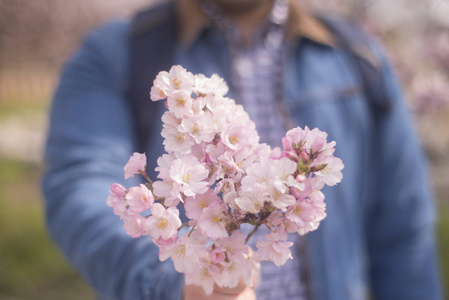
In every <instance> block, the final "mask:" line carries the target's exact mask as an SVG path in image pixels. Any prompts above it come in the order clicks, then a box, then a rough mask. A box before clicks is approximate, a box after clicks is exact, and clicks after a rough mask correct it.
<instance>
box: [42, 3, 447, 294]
mask: <svg viewBox="0 0 449 300" xmlns="http://www.w3.org/2000/svg"><path fill="white" fill-rule="evenodd" d="M166 9H168V12H169V14H168V15H169V16H171V13H173V16H174V17H173V19H169V20H168V21H169V23H168V24H176V32H175V33H176V43H174V44H172V45H170V47H171V48H170V47H166V48H161V49H160V50H159V48H157V47H161V46H162V45H159V44H158V43H157V42H156V43H155V45H154V47H156V48H152V49H156V50H157V51H153V52H152V53H156V54H155V55H154V57H147V58H146V59H147V60H148V61H149V62H150V64H151V63H156V61H157V60H158V56H159V53H161V51H168V50H170V51H173V52H174V57H173V61H172V64H181V65H182V66H183V67H185V68H186V69H187V70H189V71H191V72H192V73H203V74H205V75H206V76H210V75H211V74H213V73H217V74H219V75H220V76H222V77H224V78H225V80H226V81H227V82H228V83H230V84H231V93H230V96H231V97H233V98H235V99H236V100H237V101H238V102H240V103H242V104H243V105H244V106H245V109H246V110H247V111H248V113H249V114H250V116H251V117H252V119H253V120H254V121H255V123H256V128H257V129H258V131H259V133H260V135H261V141H262V142H268V143H270V144H271V145H273V146H277V145H279V143H280V138H281V137H282V136H283V135H284V133H285V130H286V129H289V127H291V126H297V125H300V126H305V125H307V126H309V127H311V128H314V127H318V128H319V129H320V130H324V131H326V132H327V133H328V134H329V139H330V140H335V141H336V142H337V153H336V155H337V156H338V157H340V158H342V160H343V162H344V163H345V169H344V179H343V181H342V183H341V184H340V185H339V186H337V187H336V188H335V187H334V188H333V189H329V190H324V193H325V195H326V203H327V215H328V216H327V218H326V219H325V220H324V221H323V222H322V224H321V226H320V228H319V229H318V230H317V231H316V232H313V233H310V234H308V235H307V236H306V237H305V238H304V239H299V238H298V237H297V236H295V237H293V238H294V239H296V240H295V242H296V245H297V247H296V249H297V251H296V252H297V253H294V259H293V260H291V261H289V263H287V264H286V265H285V266H283V267H282V268H273V266H272V264H271V265H270V264H265V265H263V266H262V269H261V274H260V279H259V283H258V284H257V285H256V287H255V288H254V289H253V288H252V287H245V286H241V287H239V288H238V289H234V290H227V289H224V290H223V289H219V288H216V289H215V291H214V293H213V294H212V296H209V298H206V296H205V295H204V294H203V293H202V292H201V290H199V289H198V288H197V287H194V286H184V283H183V277H182V275H181V274H178V273H176V271H175V270H174V268H173V266H172V264H171V263H170V262H164V263H161V262H160V261H159V259H158V255H157V252H158V249H157V247H156V246H155V245H153V244H152V242H151V240H150V239H149V238H140V239H131V238H130V237H128V236H127V235H126V234H125V232H124V230H123V228H122V224H121V222H120V220H118V218H117V217H116V216H114V215H113V214H112V212H111V210H110V208H109V207H107V206H106V204H105V200H106V198H107V194H108V188H109V185H110V184H111V183H113V182H122V183H123V179H122V178H123V166H124V165H125V163H126V161H127V159H128V158H129V156H130V155H131V154H132V152H134V151H136V148H137V147H138V144H139V134H138V130H139V126H138V128H137V131H136V128H135V126H134V125H135V118H137V117H136V112H135V110H134V112H133V109H132V104H131V99H130V97H132V95H133V94H134V93H135V92H136V91H138V90H139V87H136V82H137V81H138V80H140V81H142V80H143V81H147V82H148V87H147V89H148V90H149V88H150V87H151V81H152V80H153V79H154V78H146V77H145V76H146V75H145V74H143V73H142V74H141V76H139V75H137V77H136V76H135V75H136V74H135V70H136V69H135V67H136V64H137V65H139V63H142V62H139V61H137V62H136V61H134V60H133V58H135V57H133V56H134V55H132V54H133V53H134V52H133V49H134V48H133V45H134V44H132V43H131V42H130V36H131V31H132V30H131V25H130V23H127V22H125V23H112V24H108V25H106V26H104V27H103V28H101V29H99V30H97V31H94V32H93V33H92V34H91V35H89V37H88V38H87V39H86V41H85V43H84V45H83V46H82V48H81V49H80V50H79V51H78V52H77V54H76V55H75V56H74V57H73V58H72V60H71V61H70V62H69V63H68V65H67V66H66V68H65V71H64V73H63V75H62V78H61V82H60V85H59V88H58V90H57V92H56V95H55V99H54V103H53V107H52V114H51V124H50V132H49V139H48V145H47V152H46V157H47V160H48V163H49V164H48V171H47V173H46V176H45V179H44V183H43V186H44V192H45V195H46V205H47V218H48V224H49V228H50V231H51V234H52V236H53V237H54V239H55V240H56V241H57V243H58V244H59V246H60V247H61V248H62V249H63V251H64V253H65V254H66V255H67V257H68V258H69V259H70V261H71V262H72V263H73V264H74V266H75V267H76V268H77V269H78V270H79V271H80V272H81V273H82V274H83V276H84V277H85V278H86V279H87V280H88V281H89V282H90V283H91V284H92V285H93V286H94V287H95V288H96V289H97V291H98V292H99V293H100V294H101V296H102V297H103V298H105V299H164V300H165V299H182V298H184V299H187V300H188V299H202V298H204V299H255V297H256V296H255V294H257V299H283V300H284V299H317V300H325V299H332V300H340V299H341V300H343V299H345V300H347V299H354V300H355V299H357V300H358V299H368V298H369V297H373V298H374V299H382V300H384V299H387V300H388V299H429V300H432V299H440V297H441V295H440V293H439V287H438V279H437V272H436V266H435V254H434V252H435V249H434V234H433V222H434V214H433V208H432V201H431V193H430V191H429V188H428V183H427V175H426V171H425V168H424V164H423V159H422V154H421V152H420V149H419V147H418V145H417V142H416V140H415V137H414V135H413V132H412V130H411V126H410V124H409V120H408V116H407V111H406V109H405V107H404V103H403V100H402V97H401V93H400V90H399V88H398V85H397V83H396V80H395V79H394V76H393V74H392V72H391V70H390V68H389V66H388V64H387V63H386V60H385V58H384V55H383V54H382V52H381V51H380V50H379V48H378V47H377V46H376V45H375V44H374V43H372V42H370V49H368V50H369V51H364V52H362V54H364V55H366V56H367V59H366V61H372V60H371V58H374V64H375V65H376V64H377V65H378V67H379V68H380V69H381V71H382V73H381V74H382V81H383V83H384V85H385V89H386V92H387V94H388V99H389V102H390V109H388V111H384V112H380V113H379V112H375V111H374V109H373V107H372V104H371V103H370V101H368V99H369V97H370V95H368V94H366V91H365V90H364V89H363V88H362V80H361V77H360V73H359V70H358V69H357V68H356V66H355V65H354V63H353V61H352V60H351V57H350V55H348V52H347V51H346V50H345V49H344V48H342V47H340V44H341V43H339V40H338V37H336V36H335V35H333V34H332V33H331V31H329V30H328V29H327V28H326V27H325V26H324V25H323V24H322V23H321V22H319V21H318V20H317V19H315V18H314V17H312V16H310V15H307V14H306V13H305V12H304V11H302V10H301V9H300V8H298V7H297V5H296V3H295V2H294V1H290V2H284V1H282V0H276V1H273V0H204V1H194V0H183V1H177V2H176V3H175V4H174V5H173V6H172V5H170V6H169V8H166ZM150 16H152V17H153V18H156V17H155V14H150ZM170 18H171V17H170ZM158 28H159V27H157V26H156V28H155V29H152V30H161V32H162V30H164V28H159V29H158ZM171 34H172V33H171ZM161 44H162V43H161ZM365 50H366V49H365ZM161 55H162V54H161ZM133 68H134V69H133ZM159 71H161V70H159ZM133 74H134V77H133ZM130 76H131V79H130ZM139 78H140V79H139ZM140 87H141V84H140ZM130 90H131V91H130ZM143 94H145V93H143ZM129 95H131V96H129ZM128 96H129V97H128ZM140 97H148V94H146V95H141V96H140ZM133 103H135V102H133ZM137 109H139V108H137ZM152 118H153V119H155V120H158V115H156V114H155V115H153V116H152ZM137 123H139V122H138V121H137ZM154 124H156V123H154ZM157 124H158V126H159V127H160V122H159V121H158V122H157ZM159 127H156V129H155V130H153V131H154V132H153V133H155V132H156V131H157V130H158V129H157V128H159ZM144 150H145V151H146V152H147V155H149V157H150V159H149V162H148V169H149V170H153V169H154V167H155V164H156V162H155V159H156V158H157V157H158V156H159V155H160V154H161V153H162V152H163V149H162V143H161V138H160V137H159V136H158V134H151V139H150V140H149V142H148V143H147V144H145V149H144ZM126 184H127V185H128V186H130V185H132V184H136V182H135V181H134V182H126ZM259 234H263V231H261V233H259Z"/></svg>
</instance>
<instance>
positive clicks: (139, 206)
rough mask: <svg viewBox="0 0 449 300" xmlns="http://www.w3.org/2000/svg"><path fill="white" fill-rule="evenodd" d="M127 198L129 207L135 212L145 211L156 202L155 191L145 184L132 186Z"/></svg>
mask: <svg viewBox="0 0 449 300" xmlns="http://www.w3.org/2000/svg"><path fill="white" fill-rule="evenodd" d="M125 199H126V204H128V205H129V209H130V210H131V211H133V212H135V213H141V212H144V211H145V210H147V209H149V208H150V207H151V205H153V203H154V196H153V193H152V192H151V191H150V190H149V189H148V188H147V187H146V186H145V185H144V184H141V185H139V186H134V187H132V188H130V189H129V191H128V193H127V194H126V197H125Z"/></svg>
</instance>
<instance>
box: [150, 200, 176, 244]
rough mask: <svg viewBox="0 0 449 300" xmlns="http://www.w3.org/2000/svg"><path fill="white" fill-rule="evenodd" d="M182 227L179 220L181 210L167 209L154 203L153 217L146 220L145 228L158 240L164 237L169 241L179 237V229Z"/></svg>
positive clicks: (152, 208)
mask: <svg viewBox="0 0 449 300" xmlns="http://www.w3.org/2000/svg"><path fill="white" fill-rule="evenodd" d="M181 225H182V223H181V219H179V210H178V209H177V208H175V207H169V208H167V209H165V208H164V207H163V206H162V205H161V204H160V203H154V204H153V206H152V207H151V215H150V216H149V217H148V219H146V222H145V225H144V228H145V230H148V231H149V232H150V234H151V236H152V237H153V239H155V240H157V239H159V237H162V238H163V239H164V240H168V239H170V238H172V237H173V236H175V235H177V233H178V228H179V227H180V226H181Z"/></svg>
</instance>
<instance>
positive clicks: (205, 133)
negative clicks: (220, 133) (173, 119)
mask: <svg viewBox="0 0 449 300" xmlns="http://www.w3.org/2000/svg"><path fill="white" fill-rule="evenodd" d="M211 123H212V116H211V114H210V113H203V114H199V115H196V116H192V117H190V118H185V119H183V120H182V123H181V124H180V126H179V128H178V130H179V131H182V132H186V133H188V134H189V135H190V136H191V137H192V138H193V139H194V140H195V143H197V144H199V143H201V142H203V141H204V142H208V143H209V142H211V141H212V140H213V139H214V137H215V131H214V128H213V127H212V126H210V124H211Z"/></svg>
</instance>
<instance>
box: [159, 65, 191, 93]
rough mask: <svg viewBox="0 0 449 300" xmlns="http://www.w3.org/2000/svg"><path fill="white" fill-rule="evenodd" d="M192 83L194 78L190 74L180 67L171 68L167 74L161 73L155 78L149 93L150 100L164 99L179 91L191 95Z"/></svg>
mask: <svg viewBox="0 0 449 300" xmlns="http://www.w3.org/2000/svg"><path fill="white" fill-rule="evenodd" d="M194 83H195V78H194V76H193V74H192V73H190V72H187V70H186V69H184V68H183V67H181V66H173V67H172V68H171V69H170V71H169V72H166V71H162V72H160V73H159V74H158V75H157V76H156V79H155V80H154V82H153V87H152V88H151V92H150V96H151V100H153V101H157V100H162V99H165V98H167V97H168V96H170V95H172V94H173V93H175V92H176V91H180V90H184V91H188V92H189V94H191V93H192V92H193V86H194Z"/></svg>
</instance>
